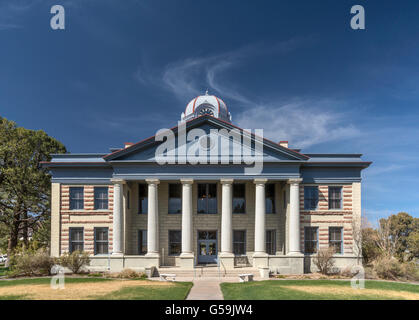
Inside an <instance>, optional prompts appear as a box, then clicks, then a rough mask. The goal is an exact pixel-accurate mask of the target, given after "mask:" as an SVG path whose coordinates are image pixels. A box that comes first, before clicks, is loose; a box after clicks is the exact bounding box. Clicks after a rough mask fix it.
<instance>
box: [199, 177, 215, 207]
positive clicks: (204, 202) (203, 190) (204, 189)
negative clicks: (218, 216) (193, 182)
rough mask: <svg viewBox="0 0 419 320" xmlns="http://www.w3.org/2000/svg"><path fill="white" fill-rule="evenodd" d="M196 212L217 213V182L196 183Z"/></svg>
mask: <svg viewBox="0 0 419 320" xmlns="http://www.w3.org/2000/svg"><path fill="white" fill-rule="evenodd" d="M198 213H207V214H214V213H217V184H215V183H200V184H198Z"/></svg>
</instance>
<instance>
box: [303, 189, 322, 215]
mask: <svg viewBox="0 0 419 320" xmlns="http://www.w3.org/2000/svg"><path fill="white" fill-rule="evenodd" d="M318 203H319V188H318V187H317V186H314V187H304V210H316V209H317V205H318Z"/></svg>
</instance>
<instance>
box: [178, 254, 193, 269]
mask: <svg viewBox="0 0 419 320" xmlns="http://www.w3.org/2000/svg"><path fill="white" fill-rule="evenodd" d="M178 261H179V267H181V268H183V269H193V268H194V264H195V263H194V262H195V256H194V254H193V253H191V252H183V253H181V254H180V256H179V259H178Z"/></svg>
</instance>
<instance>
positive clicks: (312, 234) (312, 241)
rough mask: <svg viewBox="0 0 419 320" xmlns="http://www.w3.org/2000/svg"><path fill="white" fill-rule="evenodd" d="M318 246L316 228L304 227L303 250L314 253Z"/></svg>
mask: <svg viewBox="0 0 419 320" xmlns="http://www.w3.org/2000/svg"><path fill="white" fill-rule="evenodd" d="M317 247H318V228H317V227H304V252H305V253H316V252H317Z"/></svg>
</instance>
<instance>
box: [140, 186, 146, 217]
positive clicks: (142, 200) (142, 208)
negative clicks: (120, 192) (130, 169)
mask: <svg viewBox="0 0 419 320" xmlns="http://www.w3.org/2000/svg"><path fill="white" fill-rule="evenodd" d="M147 194H148V188H147V184H145V183H139V184H138V213H139V214H146V213H147V210H148V197H147Z"/></svg>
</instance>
